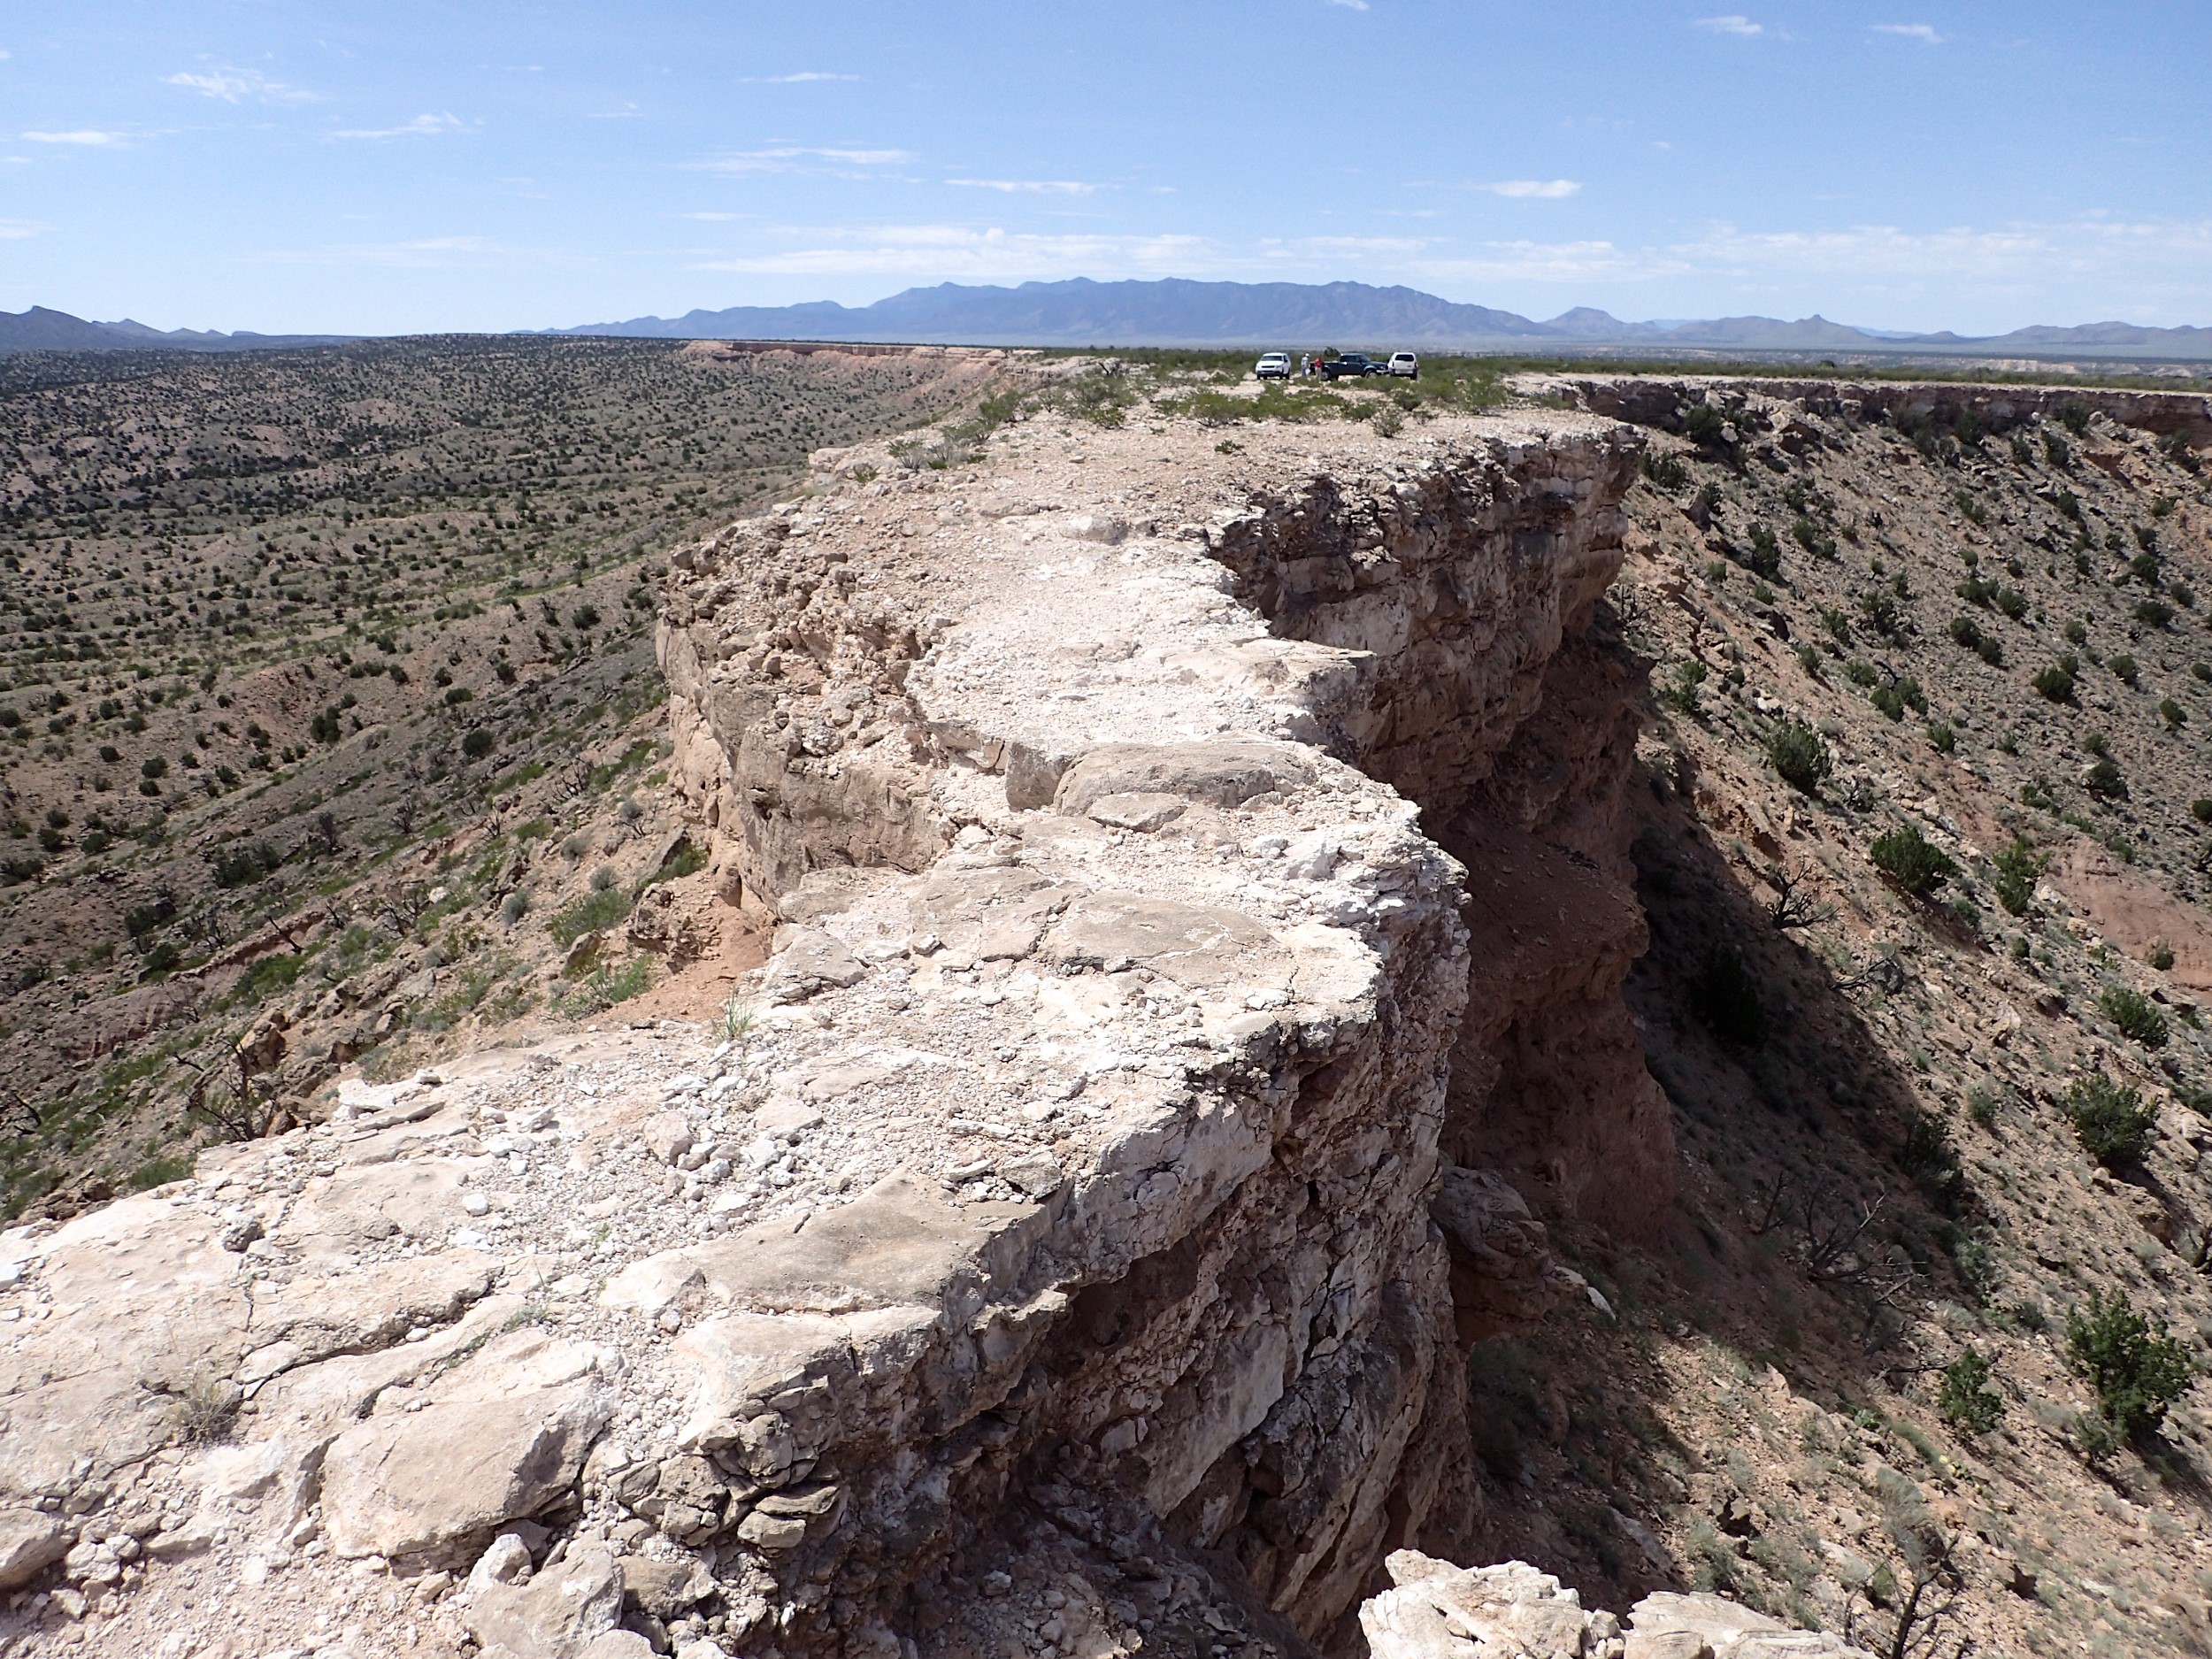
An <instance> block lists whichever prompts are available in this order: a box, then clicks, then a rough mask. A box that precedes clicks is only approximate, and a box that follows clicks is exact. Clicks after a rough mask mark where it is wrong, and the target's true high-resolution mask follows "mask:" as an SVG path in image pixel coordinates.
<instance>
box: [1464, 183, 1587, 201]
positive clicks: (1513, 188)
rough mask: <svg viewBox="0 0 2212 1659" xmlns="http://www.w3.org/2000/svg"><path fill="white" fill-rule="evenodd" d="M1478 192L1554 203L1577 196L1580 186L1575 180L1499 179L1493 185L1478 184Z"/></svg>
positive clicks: (1579, 192) (1580, 190) (1580, 189)
mask: <svg viewBox="0 0 2212 1659" xmlns="http://www.w3.org/2000/svg"><path fill="white" fill-rule="evenodd" d="M1475 188H1477V189H1479V190H1487V191H1489V192H1490V194H1491V195H1493V196H1517V197H1520V198H1523V199H1533V200H1539V201H1546V202H1555V201H1557V200H1558V199H1559V198H1560V197H1562V196H1579V195H1581V193H1582V184H1581V181H1580V180H1575V179H1501V180H1498V181H1497V182H1496V183H1495V184H1479V185H1477V186H1476V187H1475Z"/></svg>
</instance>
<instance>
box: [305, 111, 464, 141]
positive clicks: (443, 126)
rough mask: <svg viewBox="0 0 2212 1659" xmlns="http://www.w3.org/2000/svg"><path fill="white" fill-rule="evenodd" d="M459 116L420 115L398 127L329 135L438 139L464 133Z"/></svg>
mask: <svg viewBox="0 0 2212 1659" xmlns="http://www.w3.org/2000/svg"><path fill="white" fill-rule="evenodd" d="M465 130H466V128H465V127H464V126H463V125H462V122H461V118H460V117H459V116H457V115H418V116H417V117H416V118H415V119H413V120H411V121H404V122H402V123H401V124H400V125H399V126H397V127H347V128H345V129H344V130H342V131H341V132H335V133H332V134H329V136H330V137H332V138H436V137H439V136H441V135H442V134H447V133H458V132H464V131H465Z"/></svg>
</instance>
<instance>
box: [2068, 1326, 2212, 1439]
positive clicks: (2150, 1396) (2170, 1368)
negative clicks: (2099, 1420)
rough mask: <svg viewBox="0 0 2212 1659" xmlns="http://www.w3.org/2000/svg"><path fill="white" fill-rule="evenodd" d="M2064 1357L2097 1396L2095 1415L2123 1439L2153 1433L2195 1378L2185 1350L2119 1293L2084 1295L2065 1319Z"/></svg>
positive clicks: (2193, 1367)
mask: <svg viewBox="0 0 2212 1659" xmlns="http://www.w3.org/2000/svg"><path fill="white" fill-rule="evenodd" d="M2066 1357H2067V1361H2068V1363H2070V1364H2071V1365H2072V1367H2073V1369H2074V1371H2075V1372H2076V1374H2077V1375H2078V1376H2080V1377H2082V1378H2084V1379H2086V1380H2087V1381H2088V1383H2089V1384H2090V1386H2092V1387H2093V1388H2095V1389H2096V1391H2097V1409H2098V1410H2099V1411H2101V1413H2102V1414H2103V1415H2104V1418H2105V1420H2106V1421H2107V1422H2108V1423H2109V1424H2111V1425H2112V1426H2113V1427H2114V1428H2116V1429H2117V1430H2119V1431H2120V1432H2122V1433H2123V1434H2127V1435H2131V1436H2132V1435H2139V1434H2148V1433H2152V1432H2155V1431H2156V1430H2157V1428H2158V1426H2159V1425H2160V1424H2162V1423H2163V1422H2164V1421H2165V1418H2166V1408H2167V1407H2169V1406H2170V1405H2171V1404H2173V1402H2175V1401H2177V1400H2178V1399H2180V1398H2181V1396H2182V1395H2183V1394H2185V1393H2186V1392H2187V1390H2188V1387H2189V1384H2190V1381H2191V1379H2193V1376H2194V1375H2195V1371H2196V1367H2195V1366H2194V1365H2193V1363H2191V1361H2190V1358H2189V1350H2188V1349H2187V1348H2184V1347H2183V1346H2182V1345H2181V1344H2180V1343H2179V1342H2177V1341H2176V1340H2174V1339H2173V1338H2172V1337H2170V1336H2169V1335H2168V1334H2167V1333H2166V1328H2165V1326H2164V1325H2162V1324H2160V1325H2153V1324H2152V1323H2151V1321H2150V1320H2149V1319H2148V1318H2147V1317H2145V1316H2144V1315H2142V1314H2140V1313H2138V1312H2137V1311H2136V1310H2135V1306H2134V1304H2133V1303H2132V1302H2130V1301H2129V1300H2128V1298H2127V1295H2126V1293H2125V1292H2123V1291H2115V1292H2114V1293H2113V1294H2111V1295H2110V1296H2109V1297H2107V1296H2105V1295H2103V1294H2101V1293H2100V1292H2097V1291H2092V1292H2090V1294H2089V1301H2088V1304H2087V1306H2086V1307H2085V1308H2076V1309H2074V1310H2071V1311H2070V1313H2068V1314H2067V1316H2066Z"/></svg>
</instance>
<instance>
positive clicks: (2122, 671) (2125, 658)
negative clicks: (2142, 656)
mask: <svg viewBox="0 0 2212 1659" xmlns="http://www.w3.org/2000/svg"><path fill="white" fill-rule="evenodd" d="M2104 665H2105V666H2106V667H2107V668H2109V669H2110V670H2111V671H2112V672H2113V673H2114V674H2116V675H2117V676H2118V678H2119V680H2120V683H2121V684H2123V685H2124V686H2128V687H2133V686H2134V684H2135V683H2136V680H2137V678H2138V676H2139V673H2140V672H2141V671H2140V670H2139V668H2138V667H2137V665H2136V662H2135V659H2134V658H2133V657H2130V656H2129V655H2128V654H2127V653H2126V652H2125V651H2122V652H2121V653H2120V654H2119V655H2118V656H2117V657H2106V658H2105V664H2104Z"/></svg>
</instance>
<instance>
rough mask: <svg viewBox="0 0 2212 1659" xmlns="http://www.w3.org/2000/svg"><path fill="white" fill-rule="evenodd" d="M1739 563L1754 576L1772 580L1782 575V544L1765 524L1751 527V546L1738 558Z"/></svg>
mask: <svg viewBox="0 0 2212 1659" xmlns="http://www.w3.org/2000/svg"><path fill="white" fill-rule="evenodd" d="M1737 563H1738V564H1740V565H1742V566H1743V567H1744V568H1745V569H1746V570H1747V571H1749V572H1752V573H1753V574H1754V575H1757V576H1763V577H1765V578H1767V579H1768V580H1772V579H1773V578H1775V577H1777V576H1779V575H1780V574H1781V573H1782V549H1781V544H1780V543H1778V541H1775V539H1774V532H1773V531H1771V530H1770V529H1768V528H1767V527H1766V526H1764V525H1763V524H1755V525H1753V526H1751V545H1750V547H1748V548H1747V549H1745V550H1744V551H1743V552H1741V553H1740V554H1739V555H1738V556H1737Z"/></svg>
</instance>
